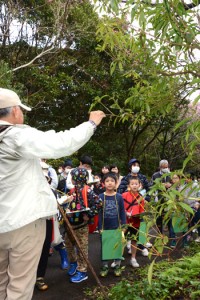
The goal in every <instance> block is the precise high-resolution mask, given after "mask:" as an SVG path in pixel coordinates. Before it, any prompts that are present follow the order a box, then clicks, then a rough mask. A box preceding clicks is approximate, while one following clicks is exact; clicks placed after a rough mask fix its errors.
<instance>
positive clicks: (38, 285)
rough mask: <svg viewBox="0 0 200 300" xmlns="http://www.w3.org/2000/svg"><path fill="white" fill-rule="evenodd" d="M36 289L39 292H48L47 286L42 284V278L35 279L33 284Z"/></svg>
mask: <svg viewBox="0 0 200 300" xmlns="http://www.w3.org/2000/svg"><path fill="white" fill-rule="evenodd" d="M35 286H36V288H37V289H38V290H39V291H46V290H48V288H49V287H48V285H47V284H46V283H45V282H44V278H43V277H38V278H37V279H36V283H35Z"/></svg>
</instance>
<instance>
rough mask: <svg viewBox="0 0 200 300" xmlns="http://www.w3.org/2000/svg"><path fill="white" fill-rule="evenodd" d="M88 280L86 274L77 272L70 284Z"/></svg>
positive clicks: (71, 278)
mask: <svg viewBox="0 0 200 300" xmlns="http://www.w3.org/2000/svg"><path fill="white" fill-rule="evenodd" d="M86 279H88V275H87V273H86V272H80V271H76V274H75V275H73V276H71V277H70V282H72V283H79V282H82V281H84V280H86Z"/></svg>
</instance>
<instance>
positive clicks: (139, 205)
mask: <svg viewBox="0 0 200 300" xmlns="http://www.w3.org/2000/svg"><path fill="white" fill-rule="evenodd" d="M122 197H123V199H124V207H125V211H126V212H129V213H131V217H127V218H126V220H127V224H131V225H132V226H133V227H135V228H139V227H140V217H134V216H135V215H138V214H140V213H142V212H144V198H143V197H142V196H141V195H140V194H139V193H135V194H133V193H132V192H130V191H129V192H125V193H123V194H122Z"/></svg>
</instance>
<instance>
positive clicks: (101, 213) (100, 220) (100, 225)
mask: <svg viewBox="0 0 200 300" xmlns="http://www.w3.org/2000/svg"><path fill="white" fill-rule="evenodd" d="M99 198H100V199H101V200H102V206H103V194H100V195H99ZM98 216H99V217H98V230H102V223H103V209H101V210H100V212H99V215H98Z"/></svg>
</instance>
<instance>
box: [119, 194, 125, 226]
mask: <svg viewBox="0 0 200 300" xmlns="http://www.w3.org/2000/svg"><path fill="white" fill-rule="evenodd" d="M118 199H119V200H118V205H119V219H120V222H121V225H124V224H126V212H125V208H124V199H123V198H122V196H121V195H119V196H118Z"/></svg>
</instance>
